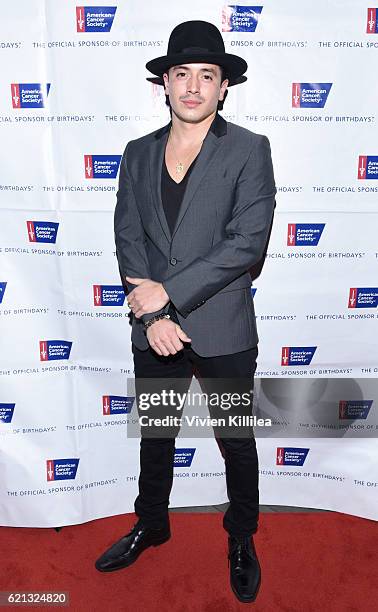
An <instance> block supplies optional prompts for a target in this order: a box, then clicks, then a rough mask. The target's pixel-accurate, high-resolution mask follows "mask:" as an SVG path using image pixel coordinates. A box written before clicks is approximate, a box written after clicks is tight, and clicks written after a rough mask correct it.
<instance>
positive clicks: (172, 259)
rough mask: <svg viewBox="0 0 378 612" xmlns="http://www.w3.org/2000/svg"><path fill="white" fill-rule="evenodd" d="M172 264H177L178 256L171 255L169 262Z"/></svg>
mask: <svg viewBox="0 0 378 612" xmlns="http://www.w3.org/2000/svg"><path fill="white" fill-rule="evenodd" d="M169 263H170V264H171V265H172V266H175V265H176V264H177V259H176V257H171V259H170V262H169Z"/></svg>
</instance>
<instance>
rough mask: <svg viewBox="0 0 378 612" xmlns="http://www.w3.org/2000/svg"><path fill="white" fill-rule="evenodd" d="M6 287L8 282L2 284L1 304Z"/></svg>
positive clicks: (0, 289)
mask: <svg viewBox="0 0 378 612" xmlns="http://www.w3.org/2000/svg"><path fill="white" fill-rule="evenodd" d="M6 286H7V283H6V282H3V283H0V304H1V302H2V301H3V297H4V294H5V288H6Z"/></svg>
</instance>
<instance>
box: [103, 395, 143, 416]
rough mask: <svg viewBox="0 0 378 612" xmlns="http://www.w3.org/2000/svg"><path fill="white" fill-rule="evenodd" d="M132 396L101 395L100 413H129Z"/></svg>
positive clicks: (132, 400)
mask: <svg viewBox="0 0 378 612" xmlns="http://www.w3.org/2000/svg"><path fill="white" fill-rule="evenodd" d="M134 399H135V398H134V397H132V396H130V397H127V396H122V395H103V396H102V414H104V415H110V414H130V412H131V409H132V407H133V403H134Z"/></svg>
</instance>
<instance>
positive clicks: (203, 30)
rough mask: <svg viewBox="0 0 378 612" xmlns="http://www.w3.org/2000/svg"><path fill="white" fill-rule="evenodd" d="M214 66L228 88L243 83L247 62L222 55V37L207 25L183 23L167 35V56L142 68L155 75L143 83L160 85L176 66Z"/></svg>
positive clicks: (223, 53)
mask: <svg viewBox="0 0 378 612" xmlns="http://www.w3.org/2000/svg"><path fill="white" fill-rule="evenodd" d="M194 63H204V64H217V65H218V66H222V67H223V68H224V70H225V73H226V76H227V78H228V79H229V83H228V85H229V87H231V86H232V85H238V84H240V83H244V81H246V80H247V77H245V76H243V73H244V72H245V71H246V70H247V68H248V64H247V62H246V61H245V60H244V59H243V58H242V57H239V56H238V55H232V54H231V53H226V52H225V48H224V42H223V38H222V34H221V33H220V31H219V30H218V28H217V27H216V26H215V25H213V24H212V23H209V22H208V21H185V22H184V23H180V24H179V25H177V26H176V27H175V28H174V29H173V30H172V32H171V35H170V37H169V41H168V50H167V55H164V56H162V57H157V58H156V59H153V60H151V61H149V62H147V64H146V68H147V70H149V71H150V72H152V73H153V74H155V75H157V76H156V77H150V78H148V79H147V80H148V81H151V82H152V83H156V84H157V85H164V81H163V78H162V77H163V74H164V72H167V70H168V68H171V67H172V66H178V65H179V64H194Z"/></svg>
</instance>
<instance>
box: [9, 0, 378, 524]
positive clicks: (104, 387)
mask: <svg viewBox="0 0 378 612" xmlns="http://www.w3.org/2000/svg"><path fill="white" fill-rule="evenodd" d="M0 8H1V9H2V13H1V25H0V58H1V75H0V93H1V95H0V130H1V132H0V133H1V145H2V146H1V157H2V159H1V165H0V349H1V362H0V523H1V524H2V525H11V526H29V527H56V526H61V525H68V524H78V523H82V522H85V521H89V520H92V519H96V518H100V517H105V516H110V515H115V514H121V513H126V512H132V511H133V502H134V498H135V496H136V494H137V479H138V470H139V440H138V439H136V438H130V437H128V435H127V425H128V423H130V420H133V419H135V414H136V411H135V402H134V396H133V393H132V383H133V360H132V353H131V342H130V325H129V318H128V307H127V303H126V299H125V298H126V296H125V293H124V291H123V288H122V284H121V281H120V277H119V271H118V264H117V260H116V257H115V246H114V236H113V213H114V207H115V199H116V191H117V182H118V171H119V164H120V159H121V156H122V153H123V151H124V149H125V146H126V144H127V142H128V141H129V140H131V139H134V138H138V137H139V136H142V135H144V134H146V133H148V132H151V131H153V130H155V129H157V128H158V127H160V126H162V125H165V124H166V123H167V122H168V121H169V113H168V109H167V107H166V105H165V96H164V93H163V90H162V88H161V87H159V86H157V85H153V84H151V83H150V82H148V81H147V80H146V77H148V76H152V75H150V74H149V73H148V72H147V71H146V69H145V63H146V62H147V61H148V60H150V59H152V58H154V57H157V56H161V55H165V53H166V48H167V42H168V38H169V34H170V32H171V30H172V29H173V27H174V26H175V25H177V24H178V23H180V22H182V21H186V20H190V19H203V20H206V21H211V22H212V23H214V24H215V25H217V26H218V27H219V29H220V30H221V31H222V33H223V37H224V40H225V45H226V50H227V51H228V52H230V53H235V54H237V55H241V56H243V57H244V58H245V59H246V61H247V62H248V65H249V69H248V72H247V76H248V80H247V82H246V83H244V84H242V85H239V86H236V87H232V88H231V89H230V90H229V93H228V97H227V100H226V102H225V106H224V110H223V112H222V115H223V116H224V117H225V119H227V120H228V121H231V122H235V123H237V124H239V125H242V126H244V127H246V128H248V129H249V130H252V131H254V132H257V133H261V134H266V135H267V136H268V138H269V140H270V143H271V148H272V157H273V163H274V169H275V178H276V183H277V190H278V192H277V208H276V214H275V220H274V227H273V231H272V236H271V241H270V244H269V248H268V252H267V255H266V260H265V265H264V268H263V271H262V274H261V275H260V276H259V277H258V278H257V279H256V280H254V281H253V284H252V285H251V291H252V294H253V296H254V301H255V309H256V315H257V322H258V329H259V336H260V345H259V350H260V353H259V361H258V370H257V374H256V376H257V378H256V391H255V415H256V417H259V418H261V422H260V424H259V423H257V424H256V430H255V432H256V438H257V444H258V450H259V458H260V491H261V496H260V501H261V503H262V504H291V505H294V506H296V505H297V506H308V507H314V508H324V509H330V510H338V511H341V512H345V513H350V514H355V515H357V516H362V517H366V518H372V519H377V518H378V504H377V488H378V482H377V474H378V459H377V432H378V419H377V405H378V382H377V379H378V342H377V338H378V333H377V332H378V309H377V306H378V242H377V230H378V214H377V212H378V181H377V179H378V139H377V114H376V113H377V99H378V81H377V79H376V78H375V74H376V66H377V60H378V19H377V18H378V4H377V5H376V6H375V5H374V2H373V4H372V3H371V2H370V0H368V1H363V0H345V1H344V2H338V1H336V0H334V1H329V0H319V1H318V2H316V3H310V2H308V3H304V2H300V1H299V0H283V1H281V2H277V1H273V0H267V1H265V2H264V3H262V4H259V5H256V6H255V5H253V6H252V4H251V3H245V2H240V3H239V4H237V5H236V4H230V5H227V4H225V3H224V2H222V1H216V0H211V1H208V2H206V3H204V2H200V1H199V0H193V1H192V2H191V3H189V4H186V5H183V4H182V3H177V2H173V1H172V2H171V1H165V0H163V1H162V2H160V3H156V2H153V1H152V0H146V1H145V2H143V3H141V2H137V1H136V0H125V1H116V0H114V1H111V2H109V3H108V5H105V1H104V0H101V2H98V1H97V0H91V3H90V6H89V5H88V6H87V5H86V6H78V5H77V3H76V2H74V1H72V0H66V1H65V2H55V1H54V0H47V1H39V0H20V1H19V2H15V3H13V4H12V5H10V6H7V7H5V5H4V6H2V7H0ZM220 333H221V331H220ZM192 384H193V385H194V386H195V385H196V380H195V379H193V382H192ZM269 419H270V422H271V426H269ZM262 420H264V423H266V424H265V426H263V425H261V423H262ZM226 500H227V496H226V487H225V478H224V461H223V458H222V456H221V454H220V452H219V449H218V446H217V444H216V441H215V440H214V439H213V438H205V437H203V436H201V435H198V436H195V437H193V438H190V439H188V438H178V439H177V443H176V459H175V480H174V488H173V492H172V496H171V505H172V506H188V505H205V504H214V503H222V502H224V501H226Z"/></svg>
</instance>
